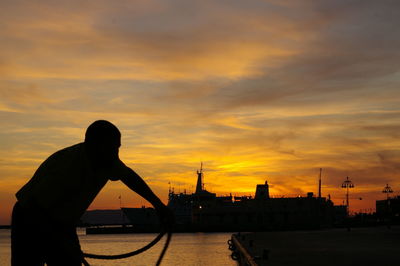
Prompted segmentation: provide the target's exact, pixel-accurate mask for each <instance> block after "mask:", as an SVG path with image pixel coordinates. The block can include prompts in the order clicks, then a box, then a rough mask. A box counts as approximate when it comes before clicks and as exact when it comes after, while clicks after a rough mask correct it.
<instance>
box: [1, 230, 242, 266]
mask: <svg viewBox="0 0 400 266" xmlns="http://www.w3.org/2000/svg"><path fill="white" fill-rule="evenodd" d="M78 234H79V239H80V242H81V246H82V250H84V251H85V252H87V253H95V254H120V253H125V252H130V251H132V250H134V249H137V248H140V247H143V246H144V245H146V244H147V243H149V242H150V241H151V240H152V239H153V238H154V237H155V236H156V235H155V234H126V235H85V234H84V233H83V231H81V230H78ZM9 236H10V230H0V265H10V238H9ZM230 236H231V233H181V234H174V235H173V236H172V241H171V244H170V246H169V249H168V251H167V254H166V255H165V257H164V260H163V262H162V265H163V266H166V265H207V266H212V265H222V266H224V265H231V266H234V265H236V263H235V262H234V261H233V260H231V258H230V254H231V252H230V251H229V250H228V245H227V243H226V241H227V240H228V239H230ZM164 241H165V238H163V239H162V240H161V241H160V242H159V243H158V244H157V245H156V246H155V247H153V248H151V249H150V250H148V251H146V252H144V253H142V254H139V255H137V256H134V257H132V258H127V259H122V260H109V261H106V260H94V259H90V260H88V261H89V263H90V265H92V266H96V265H97V266H102V265H135V266H140V265H143V266H148V265H155V263H156V261H157V259H158V256H159V254H160V252H161V249H162V247H163V245H164Z"/></svg>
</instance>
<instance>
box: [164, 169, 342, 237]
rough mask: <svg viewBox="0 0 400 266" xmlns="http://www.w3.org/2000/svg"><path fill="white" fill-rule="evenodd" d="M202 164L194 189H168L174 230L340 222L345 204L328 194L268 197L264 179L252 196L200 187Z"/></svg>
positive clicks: (274, 227) (316, 225) (297, 226)
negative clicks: (192, 191)
mask: <svg viewBox="0 0 400 266" xmlns="http://www.w3.org/2000/svg"><path fill="white" fill-rule="evenodd" d="M203 175H204V174H203V171H202V167H201V169H200V170H199V171H197V185H196V191H195V193H192V194H186V193H175V192H174V191H173V190H171V189H170V190H169V200H168V207H170V208H171V209H172V210H173V211H174V213H175V215H176V221H177V231H265V230H281V229H285V230H286V229H315V228H322V227H331V226H333V225H334V224H335V223H341V222H342V221H343V220H344V218H345V216H346V207H345V206H334V204H333V202H332V201H331V200H330V199H329V198H328V199H327V198H324V197H321V195H320V192H319V195H318V197H315V196H314V195H313V193H312V192H309V193H307V196H306V197H301V196H298V197H280V198H272V197H270V195H269V186H268V183H267V182H265V184H259V185H257V187H256V193H255V197H254V198H253V197H251V196H240V197H236V196H232V195H229V196H217V195H216V194H215V193H211V192H209V191H207V190H206V189H204V183H203Z"/></svg>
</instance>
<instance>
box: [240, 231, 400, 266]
mask: <svg viewBox="0 0 400 266" xmlns="http://www.w3.org/2000/svg"><path fill="white" fill-rule="evenodd" d="M236 236H237V239H238V240H239V242H240V243H241V244H242V245H243V246H244V248H245V249H246V250H247V251H248V252H249V253H250V255H251V256H252V257H254V258H255V262H256V263H257V265H268V266H283V265H285V266H286V265H293V266H294V265H296V266H297V265H307V266H311V265H315V266H317V265H318V266H331V265H332V266H333V265H335V266H336V265H340V266H345V265H349V266H350V265H352V266H356V265H363V266H386V265H387V266H389V265H390V266H394V265H400V227H399V226H395V227H393V226H392V228H391V229H388V228H387V227H374V228H352V229H351V230H350V231H348V230H347V229H345V228H344V229H331V230H320V231H287V232H260V233H242V234H240V235H236ZM263 257H264V259H263Z"/></svg>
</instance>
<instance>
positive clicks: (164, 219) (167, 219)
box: [154, 203, 175, 231]
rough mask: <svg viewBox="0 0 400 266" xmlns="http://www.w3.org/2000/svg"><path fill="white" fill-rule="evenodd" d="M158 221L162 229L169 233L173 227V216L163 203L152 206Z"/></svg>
mask: <svg viewBox="0 0 400 266" xmlns="http://www.w3.org/2000/svg"><path fill="white" fill-rule="evenodd" d="M154 207H155V209H156V212H157V215H158V218H159V219H160V223H161V226H162V228H164V229H165V230H166V231H171V230H172V229H173V226H174V225H175V215H174V213H173V212H172V210H171V209H170V208H168V207H167V206H165V205H164V204H163V203H160V204H157V205H156V206H154Z"/></svg>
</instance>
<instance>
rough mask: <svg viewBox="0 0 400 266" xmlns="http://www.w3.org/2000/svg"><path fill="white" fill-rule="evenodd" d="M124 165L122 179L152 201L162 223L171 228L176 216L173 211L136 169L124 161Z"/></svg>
mask: <svg viewBox="0 0 400 266" xmlns="http://www.w3.org/2000/svg"><path fill="white" fill-rule="evenodd" d="M121 163H122V162H121ZM122 165H123V166H124V174H122V175H121V177H120V179H121V181H122V182H123V183H124V184H125V185H126V186H127V187H129V188H130V189H131V190H133V191H135V192H136V193H137V194H139V195H140V196H142V197H143V198H144V199H146V200H147V201H148V202H150V203H151V204H152V205H153V206H154V208H155V210H156V212H157V214H158V216H159V218H160V222H161V223H162V225H163V226H164V227H166V228H169V229H170V228H171V226H172V225H173V224H174V223H175V217H174V214H173V213H172V211H171V210H170V209H169V208H168V207H167V206H165V205H164V203H162V201H161V200H160V199H159V198H158V197H157V196H156V195H155V194H154V193H153V191H152V190H151V189H150V187H149V186H148V185H147V184H146V182H144V180H143V179H142V178H141V177H140V176H139V175H138V174H137V173H136V172H135V171H133V170H132V169H131V168H129V167H127V166H126V165H124V164H123V163H122Z"/></svg>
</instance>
